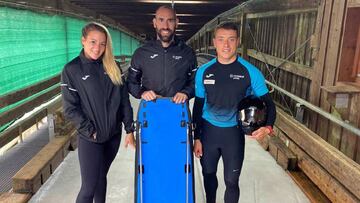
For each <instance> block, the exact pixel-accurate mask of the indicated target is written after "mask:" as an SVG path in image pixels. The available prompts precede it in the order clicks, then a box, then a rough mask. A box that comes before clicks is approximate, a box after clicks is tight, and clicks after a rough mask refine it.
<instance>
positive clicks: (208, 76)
mask: <svg viewBox="0 0 360 203" xmlns="http://www.w3.org/2000/svg"><path fill="white" fill-rule="evenodd" d="M214 76H215V75H214V74H212V73H210V74H207V75H205V78H211V77H214Z"/></svg>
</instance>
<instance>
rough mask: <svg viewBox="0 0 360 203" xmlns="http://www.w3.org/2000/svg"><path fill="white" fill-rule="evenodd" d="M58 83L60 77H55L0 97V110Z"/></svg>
mask: <svg viewBox="0 0 360 203" xmlns="http://www.w3.org/2000/svg"><path fill="white" fill-rule="evenodd" d="M59 82H60V75H56V76H54V77H52V78H49V79H46V80H43V81H40V82H38V83H36V84H34V85H31V86H28V87H25V88H23V89H21V90H18V91H15V92H11V93H9V94H6V95H4V96H1V97H0V108H3V107H6V106H9V105H11V104H14V103H16V102H18V101H21V100H23V99H26V98H28V97H30V96H32V95H34V94H36V93H38V92H40V91H42V90H45V89H47V88H49V87H51V86H53V85H55V84H57V83H59Z"/></svg>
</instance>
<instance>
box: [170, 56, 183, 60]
mask: <svg viewBox="0 0 360 203" xmlns="http://www.w3.org/2000/svg"><path fill="white" fill-rule="evenodd" d="M172 57H173V59H175V60H180V59H182V56H175V55H174V56H172Z"/></svg>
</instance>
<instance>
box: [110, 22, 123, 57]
mask: <svg viewBox="0 0 360 203" xmlns="http://www.w3.org/2000/svg"><path fill="white" fill-rule="evenodd" d="M109 32H110V35H111V39H112V44H113V53H114V55H115V56H119V55H120V41H121V39H120V32H119V31H118V30H114V29H112V28H109Z"/></svg>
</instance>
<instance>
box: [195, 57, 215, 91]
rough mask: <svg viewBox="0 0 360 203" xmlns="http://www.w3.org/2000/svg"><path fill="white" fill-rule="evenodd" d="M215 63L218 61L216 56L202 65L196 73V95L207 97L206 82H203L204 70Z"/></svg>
mask: <svg viewBox="0 0 360 203" xmlns="http://www.w3.org/2000/svg"><path fill="white" fill-rule="evenodd" d="M214 63H216V58H214V59H213V60H211V61H209V62H207V63H206V64H204V65H202V66H200V68H199V69H198V70H197V71H196V75H195V96H196V97H199V98H205V87H204V83H203V76H204V72H205V70H206V69H207V68H209V67H210V66H211V65H212V64H214Z"/></svg>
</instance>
